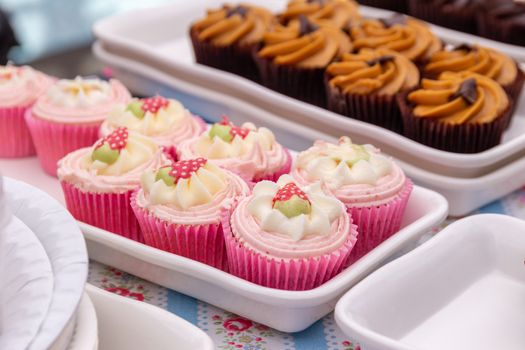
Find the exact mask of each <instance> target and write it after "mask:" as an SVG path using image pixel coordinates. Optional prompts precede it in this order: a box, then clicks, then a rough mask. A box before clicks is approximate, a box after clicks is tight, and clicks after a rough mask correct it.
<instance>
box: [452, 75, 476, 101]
mask: <svg viewBox="0 0 525 350" xmlns="http://www.w3.org/2000/svg"><path fill="white" fill-rule="evenodd" d="M477 87H478V84H477V83H476V79H474V78H470V79H467V80H465V81H464V82H462V83H461V85H460V86H459V88H458V90H457V91H456V92H455V93H454V94H452V95H451V96H450V98H449V100H450V101H452V100H455V99H456V98H458V97H461V98H462V99H463V100H464V101H465V102H466V103H467V104H469V105H471V104H473V103H474V102H476V100H477V99H478V90H477Z"/></svg>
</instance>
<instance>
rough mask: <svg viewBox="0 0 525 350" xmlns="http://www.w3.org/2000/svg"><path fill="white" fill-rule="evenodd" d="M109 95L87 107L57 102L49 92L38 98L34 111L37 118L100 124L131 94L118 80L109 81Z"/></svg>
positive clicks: (71, 122)
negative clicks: (115, 106) (68, 105)
mask: <svg viewBox="0 0 525 350" xmlns="http://www.w3.org/2000/svg"><path fill="white" fill-rule="evenodd" d="M109 85H110V90H109V95H108V96H107V98H106V99H105V101H103V102H101V103H98V104H95V105H92V106H86V107H67V106H64V105H59V104H57V103H56V102H55V101H54V100H53V98H51V96H49V94H44V95H42V96H40V98H38V100H37V101H36V103H35V105H34V106H33V109H32V113H33V116H34V117H36V118H41V119H45V120H48V121H51V122H55V123H65V124H100V123H102V122H103V121H104V119H106V117H107V116H108V114H109V112H110V111H111V110H112V108H113V106H114V105H115V104H116V103H124V104H125V103H127V102H128V101H129V100H131V95H130V93H129V91H128V89H126V87H125V86H124V85H122V83H121V82H119V81H118V80H115V79H112V80H110V81H109Z"/></svg>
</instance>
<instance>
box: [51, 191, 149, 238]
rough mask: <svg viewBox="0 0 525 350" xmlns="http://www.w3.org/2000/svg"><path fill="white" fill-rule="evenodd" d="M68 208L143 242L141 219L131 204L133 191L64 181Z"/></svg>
mask: <svg viewBox="0 0 525 350" xmlns="http://www.w3.org/2000/svg"><path fill="white" fill-rule="evenodd" d="M61 185H62V190H63V192H64V197H65V199H66V206H67V210H69V212H70V213H71V215H73V217H74V218H75V219H77V220H79V221H82V222H85V223H86V224H90V225H93V226H96V227H99V228H101V229H104V230H107V231H110V232H113V233H116V234H118V235H120V236H123V237H126V238H129V239H132V240H134V241H137V242H140V243H144V239H143V237H142V232H141V230H140V226H139V223H138V221H137V218H136V217H135V214H134V213H133V210H132V209H131V206H130V199H131V195H132V193H133V191H127V192H123V193H95V192H84V191H81V190H80V189H79V188H77V187H75V186H74V185H72V184H70V183H67V182H65V181H61Z"/></svg>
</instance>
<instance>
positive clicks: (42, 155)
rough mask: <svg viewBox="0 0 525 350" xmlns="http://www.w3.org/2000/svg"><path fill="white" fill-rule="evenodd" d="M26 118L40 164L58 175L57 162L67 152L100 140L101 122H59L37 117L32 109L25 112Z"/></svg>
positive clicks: (49, 171)
mask: <svg viewBox="0 0 525 350" xmlns="http://www.w3.org/2000/svg"><path fill="white" fill-rule="evenodd" d="M25 120H26V122H27V126H28V127H29V131H30V132H31V136H32V137H33V142H34V144H35V148H36V153H37V155H38V159H39V160H40V164H41V165H42V168H43V169H44V171H45V172H46V173H48V174H50V175H53V176H56V172H57V162H58V161H59V160H60V159H61V158H63V157H64V156H65V155H66V154H68V153H70V152H73V151H75V150H77V149H79V148H82V147H89V146H91V145H93V144H94V143H95V141H97V140H98V129H99V127H100V124H101V123H96V124H82V125H81V124H78V125H77V124H58V123H52V122H49V121H47V120H43V119H40V118H35V117H34V116H33V115H32V113H31V109H28V110H27V111H26V113H25Z"/></svg>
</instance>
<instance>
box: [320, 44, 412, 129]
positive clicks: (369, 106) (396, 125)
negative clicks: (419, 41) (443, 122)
mask: <svg viewBox="0 0 525 350" xmlns="http://www.w3.org/2000/svg"><path fill="white" fill-rule="evenodd" d="M325 83H326V93H327V103H328V109H329V110H331V111H334V112H336V113H339V114H342V115H345V116H347V117H350V118H354V119H358V120H362V121H365V122H368V123H372V124H375V125H379V126H382V127H384V128H387V129H390V130H392V131H395V132H401V131H402V126H403V123H402V120H401V114H400V112H399V108H398V106H397V100H396V96H397V95H398V94H400V93H402V92H404V91H407V90H409V89H412V88H414V87H416V86H417V84H418V83H419V71H418V69H417V67H416V66H415V65H414V63H412V62H411V61H410V60H409V59H408V58H406V57H405V56H403V55H401V54H400V53H398V52H395V51H392V50H387V49H376V50H373V49H361V50H360V51H359V53H356V54H344V55H343V57H342V58H341V61H340V62H335V63H332V64H330V65H329V66H328V68H327V69H326V76H325Z"/></svg>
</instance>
